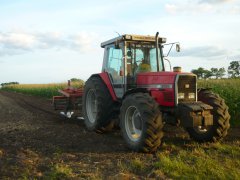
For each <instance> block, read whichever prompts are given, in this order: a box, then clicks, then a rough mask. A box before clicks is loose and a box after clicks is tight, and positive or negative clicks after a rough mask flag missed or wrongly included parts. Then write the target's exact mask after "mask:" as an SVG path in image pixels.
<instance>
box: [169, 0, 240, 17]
mask: <svg viewBox="0 0 240 180" xmlns="http://www.w3.org/2000/svg"><path fill="white" fill-rule="evenodd" d="M165 10H166V12H168V13H170V14H177V13H178V14H179V13H181V14H199V13H204V14H205V13H215V14H229V13H231V14H233V13H234V14H239V13H240V6H239V4H238V3H234V0H199V1H187V2H186V1H183V2H181V3H174V4H173V3H167V4H165Z"/></svg>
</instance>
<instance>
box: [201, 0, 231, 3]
mask: <svg viewBox="0 0 240 180" xmlns="http://www.w3.org/2000/svg"><path fill="white" fill-rule="evenodd" d="M233 1H234V0H200V1H199V3H200V4H201V3H208V4H220V3H229V2H233Z"/></svg>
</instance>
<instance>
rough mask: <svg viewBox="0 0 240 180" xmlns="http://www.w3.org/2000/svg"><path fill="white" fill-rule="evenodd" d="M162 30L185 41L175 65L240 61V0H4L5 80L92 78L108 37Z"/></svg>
mask: <svg viewBox="0 0 240 180" xmlns="http://www.w3.org/2000/svg"><path fill="white" fill-rule="evenodd" d="M157 31H159V35H160V36H162V37H166V38H167V42H168V43H171V42H180V44H181V52H179V53H176V52H174V50H173V51H172V52H171V53H170V56H169V57H168V59H169V60H170V61H171V65H172V67H174V66H181V67H182V69H183V71H185V72H188V71H191V70H192V69H196V68H198V67H203V68H206V69H210V68H211V67H217V68H220V67H224V68H226V69H227V67H228V66H229V63H230V62H231V61H234V60H240V1H238V0H191V1H190V0H181V1H179V0H166V1H160V0H121V1H120V0H101V1H99V0H91V1H85V0H84V1H82V0H68V1H66V0H65V1H64V0H51V1H49V0H41V1H40V0H8V1H4V0H0V83H4V82H11V81H17V82H19V83H25V84H26V83H57V82H65V81H67V80H68V79H71V78H80V79H83V80H86V79H87V78H88V77H89V76H90V75H91V74H93V73H99V72H101V67H102V61H103V49H102V48H101V47H100V43H101V42H103V41H105V40H109V39H111V38H114V37H116V36H118V33H119V34H140V35H155V34H156V32H157ZM165 50H167V47H165ZM165 64H166V69H167V70H168V69H169V67H168V63H167V62H166V63H165Z"/></svg>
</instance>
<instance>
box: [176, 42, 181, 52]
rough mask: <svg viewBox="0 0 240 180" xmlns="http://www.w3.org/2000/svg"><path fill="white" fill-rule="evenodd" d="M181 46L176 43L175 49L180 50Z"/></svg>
mask: <svg viewBox="0 0 240 180" xmlns="http://www.w3.org/2000/svg"><path fill="white" fill-rule="evenodd" d="M180 50H181V48H180V44H176V51H177V52H180Z"/></svg>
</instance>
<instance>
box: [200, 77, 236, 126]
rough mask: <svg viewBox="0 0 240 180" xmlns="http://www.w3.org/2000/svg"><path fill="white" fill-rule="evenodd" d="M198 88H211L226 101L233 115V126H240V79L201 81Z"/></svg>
mask: <svg viewBox="0 0 240 180" xmlns="http://www.w3.org/2000/svg"><path fill="white" fill-rule="evenodd" d="M198 87H200V88H201V87H205V88H211V89H212V91H213V92H215V93H217V94H219V95H220V96H221V97H222V98H223V99H225V102H226V104H227V105H228V107H229V112H230V115H231V124H232V125H240V78H238V79H219V80H216V79H212V80H200V81H199V82H198Z"/></svg>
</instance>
